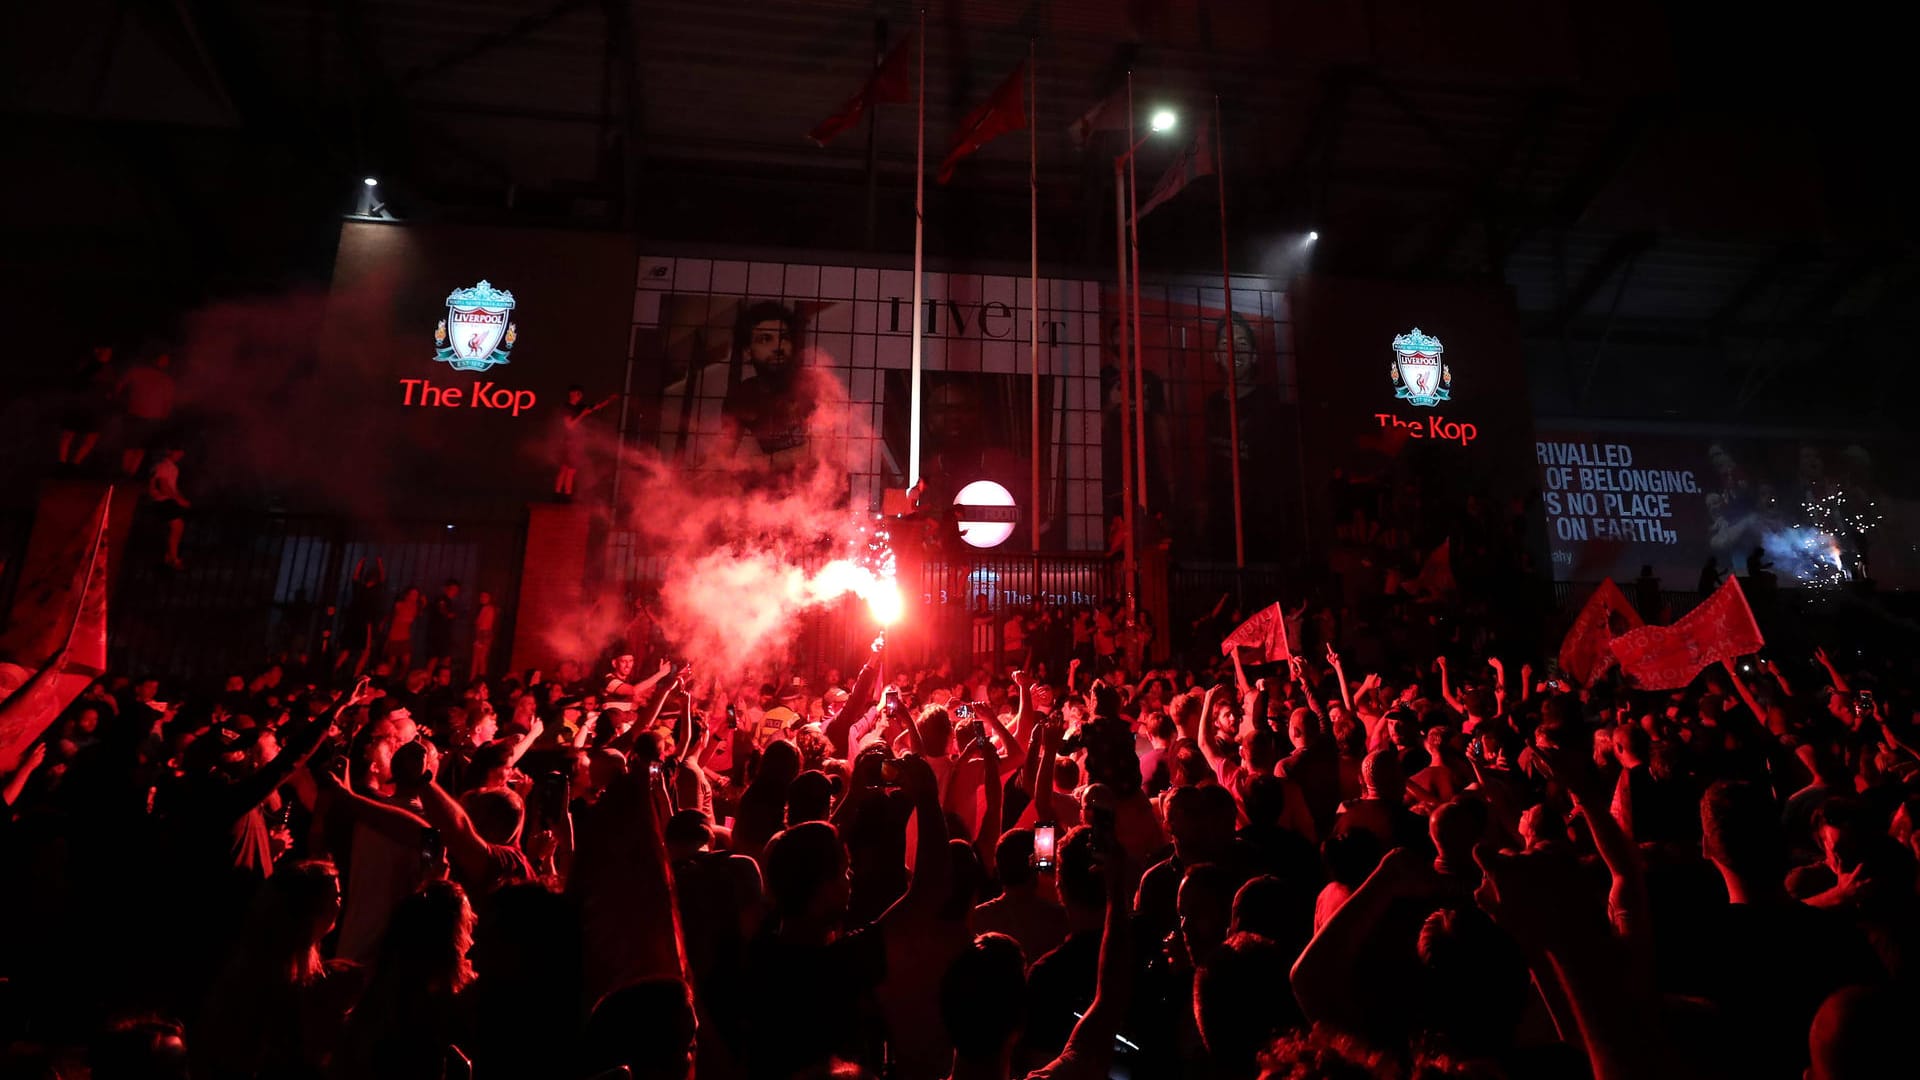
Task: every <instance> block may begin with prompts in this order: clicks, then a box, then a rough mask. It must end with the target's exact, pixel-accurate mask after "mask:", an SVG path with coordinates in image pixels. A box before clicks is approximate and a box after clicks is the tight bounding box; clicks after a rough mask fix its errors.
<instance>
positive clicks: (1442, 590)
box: [1407, 537, 1460, 600]
mask: <svg viewBox="0 0 1920 1080" xmlns="http://www.w3.org/2000/svg"><path fill="white" fill-rule="evenodd" d="M1459 590H1460V585H1459V583H1458V582H1457V581H1455V580H1454V577H1453V538H1452V537H1448V538H1447V539H1445V540H1442V541H1440V546H1439V547H1437V548H1434V549H1433V550H1432V551H1431V552H1428V553H1427V558H1426V561H1425V562H1423V563H1421V564H1420V575H1419V576H1418V577H1416V578H1414V579H1413V580H1412V581H1409V582H1407V591H1408V592H1409V593H1412V594H1413V595H1414V596H1415V597H1416V598H1419V599H1435V600H1437V599H1439V598H1440V597H1443V596H1447V595H1449V594H1452V593H1455V592H1458V591H1459Z"/></svg>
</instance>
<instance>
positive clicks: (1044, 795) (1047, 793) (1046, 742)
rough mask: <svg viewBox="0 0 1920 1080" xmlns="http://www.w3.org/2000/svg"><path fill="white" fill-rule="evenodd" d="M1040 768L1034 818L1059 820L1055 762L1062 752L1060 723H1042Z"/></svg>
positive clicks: (1035, 776) (1040, 730) (1036, 819)
mask: <svg viewBox="0 0 1920 1080" xmlns="http://www.w3.org/2000/svg"><path fill="white" fill-rule="evenodd" d="M1039 734H1040V768H1039V771H1038V772H1037V773H1036V774H1035V775H1034V779H1033V820H1034V821H1036V822H1044V821H1058V820H1059V818H1058V816H1057V815H1055V814H1054V812H1053V762H1054V756H1055V755H1057V754H1058V753H1059V752H1060V723H1059V721H1049V722H1047V723H1045V724H1041V725H1040V729H1039Z"/></svg>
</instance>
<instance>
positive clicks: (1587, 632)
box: [1560, 578, 1641, 686]
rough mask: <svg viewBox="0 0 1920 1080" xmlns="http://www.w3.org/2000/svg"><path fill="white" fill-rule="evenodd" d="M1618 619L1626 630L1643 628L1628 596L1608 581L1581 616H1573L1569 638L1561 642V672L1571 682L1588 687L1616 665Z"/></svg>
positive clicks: (1582, 608)
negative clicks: (1614, 659) (1615, 626)
mask: <svg viewBox="0 0 1920 1080" xmlns="http://www.w3.org/2000/svg"><path fill="white" fill-rule="evenodd" d="M1615 617H1618V618H1620V619H1622V620H1624V622H1625V627H1624V629H1626V630H1632V629H1635V628H1637V627H1639V626H1640V625H1641V619H1640V613H1639V612H1637V611H1635V610H1633V605H1632V604H1631V603H1628V602H1627V595H1626V594H1625V593H1623V592H1621V591H1620V586H1618V585H1615V584H1614V583H1613V579H1612V578H1606V579H1603V580H1602V581H1601V582H1600V587H1599V588H1597V589H1595V590H1593V595H1592V596H1589V597H1587V602H1586V603H1585V604H1584V605H1582V606H1581V608H1580V614H1579V615H1576V616H1574V620H1573V625H1572V626H1570V627H1568V628H1567V636H1566V637H1565V638H1563V639H1562V640H1561V642H1560V670H1561V671H1562V672H1565V673H1566V675H1567V677H1568V678H1571V679H1572V680H1573V681H1574V682H1577V683H1579V684H1580V685H1581V686H1586V685H1588V684H1590V683H1592V682H1593V680H1595V679H1597V678H1599V677H1600V676H1601V675H1604V674H1606V670H1607V668H1609V667H1611V666H1612V665H1613V662H1614V661H1613V651H1612V648H1611V646H1612V645H1613V639H1614V637H1615V636H1616V635H1615V634H1614V632H1613V628H1614V623H1613V620H1614V618H1615Z"/></svg>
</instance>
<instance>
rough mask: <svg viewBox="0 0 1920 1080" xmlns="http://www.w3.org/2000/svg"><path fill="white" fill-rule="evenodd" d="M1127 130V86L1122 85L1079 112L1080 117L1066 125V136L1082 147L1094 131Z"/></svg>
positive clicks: (1078, 146) (1076, 145)
mask: <svg viewBox="0 0 1920 1080" xmlns="http://www.w3.org/2000/svg"><path fill="white" fill-rule="evenodd" d="M1125 130H1127V88H1126V87H1124V86H1122V87H1121V88H1119V89H1118V90H1115V91H1114V92H1113V93H1111V94H1108V95H1107V96H1106V97H1104V98H1101V99H1100V100H1099V101H1096V102H1094V104H1093V108H1091V109H1088V110H1087V111H1086V112H1085V113H1083V114H1081V116H1080V119H1078V120H1075V121H1074V122H1073V123H1071V124H1068V125H1067V137H1068V138H1069V139H1072V140H1073V145H1074V146H1075V147H1077V148H1082V149H1084V148H1085V147H1086V145H1087V144H1088V143H1089V142H1092V141H1093V137H1094V135H1095V134H1096V133H1098V132H1102V131H1125Z"/></svg>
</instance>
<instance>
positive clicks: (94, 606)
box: [0, 490, 112, 772]
mask: <svg viewBox="0 0 1920 1080" xmlns="http://www.w3.org/2000/svg"><path fill="white" fill-rule="evenodd" d="M111 499H112V492H111V490H109V491H108V493H107V494H105V495H102V496H101V497H100V505H99V507H98V508H97V509H95V510H94V512H93V514H92V515H91V516H90V517H89V518H88V519H87V524H86V527H85V528H83V529H81V530H80V532H79V533H78V534H77V535H75V536H74V538H73V540H72V541H71V542H70V543H69V545H68V548H67V550H66V552H65V553H64V554H63V555H62V557H61V558H58V559H55V560H53V561H52V563H51V569H50V570H49V571H48V572H47V573H46V574H45V575H43V576H41V577H39V578H38V579H36V580H33V581H25V582H22V583H21V585H20V595H19V599H18V600H17V601H16V602H15V604H14V609H13V618H12V620H11V622H10V624H9V626H8V628H7V634H6V638H5V641H4V645H5V649H4V651H0V656H4V657H5V659H0V772H3V771H7V770H11V769H12V768H13V767H14V766H15V765H17V764H18V763H19V761H20V756H21V755H22V754H24V753H25V752H26V749H27V747H29V746H31V745H32V744H33V741H34V740H35V739H37V738H39V737H40V735H41V733H42V732H44V731H46V729H47V726H48V725H49V724H51V723H53V721H54V719H55V718H56V717H58V716H59V715H60V713H61V712H63V711H64V710H65V709H66V707H67V706H69V705H71V704H73V700H74V699H75V698H77V697H79V696H80V692H81V691H82V690H85V689H86V688H87V685H88V684H89V683H91V682H93V680H94V679H96V678H99V677H100V675H101V674H102V673H104V672H105V671H106V670H107V508H108V506H109V504H110V501H111Z"/></svg>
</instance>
